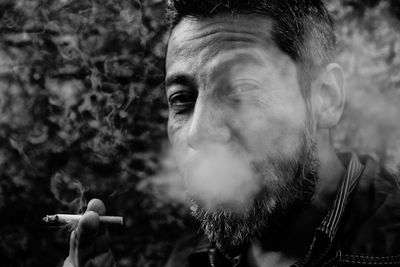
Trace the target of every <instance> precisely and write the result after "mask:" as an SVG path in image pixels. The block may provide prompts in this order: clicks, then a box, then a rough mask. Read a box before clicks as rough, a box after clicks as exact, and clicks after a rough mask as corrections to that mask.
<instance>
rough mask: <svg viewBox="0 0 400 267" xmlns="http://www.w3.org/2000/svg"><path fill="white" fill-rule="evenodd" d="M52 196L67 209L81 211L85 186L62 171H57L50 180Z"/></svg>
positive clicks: (84, 201) (84, 205)
mask: <svg viewBox="0 0 400 267" xmlns="http://www.w3.org/2000/svg"><path fill="white" fill-rule="evenodd" d="M50 190H51V192H52V193H53V196H54V197H55V198H56V199H57V200H58V201H59V202H60V203H61V204H62V205H64V206H65V207H66V208H67V209H68V210H69V211H73V212H75V213H81V212H82V211H83V210H82V209H83V208H84V207H86V199H85V196H84V193H85V192H86V191H87V190H86V188H85V187H84V186H83V185H82V184H81V183H80V182H79V181H77V180H75V179H73V178H72V177H71V176H69V175H68V174H66V173H64V172H57V173H56V174H54V175H53V177H52V178H51V181H50Z"/></svg>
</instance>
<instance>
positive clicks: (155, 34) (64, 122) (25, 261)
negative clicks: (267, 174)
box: [0, 0, 400, 267]
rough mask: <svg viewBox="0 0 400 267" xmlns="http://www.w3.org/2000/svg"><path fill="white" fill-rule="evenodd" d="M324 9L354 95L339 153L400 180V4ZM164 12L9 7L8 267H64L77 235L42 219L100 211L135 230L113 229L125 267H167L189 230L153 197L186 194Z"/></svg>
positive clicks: (128, 5)
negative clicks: (398, 172) (176, 144)
mask: <svg viewBox="0 0 400 267" xmlns="http://www.w3.org/2000/svg"><path fill="white" fill-rule="evenodd" d="M327 2H328V4H329V8H330V10H332V12H333V13H334V16H335V19H336V21H337V23H338V37H339V41H340V47H339V51H338V52H339V55H338V60H339V62H340V63H341V64H342V65H343V66H344V68H345V73H346V78H347V84H348V88H349V102H348V106H347V109H346V112H345V117H344V119H343V122H342V123H341V125H340V127H339V128H338V130H337V131H336V135H335V136H336V138H335V145H336V147H338V148H339V149H343V148H350V149H353V150H355V151H357V152H368V153H374V154H375V155H377V157H380V158H381V160H382V162H383V163H384V164H386V165H389V166H396V165H397V164H398V163H399V162H400V142H399V141H398V140H400V122H399V120H400V119H399V118H398V115H399V114H400V108H399V105H398V103H399V101H400V76H399V75H400V42H399V32H400V31H399V29H398V27H399V25H400V24H399V23H398V19H399V18H400V1H396V0H391V1H389V0H380V1H379V0H375V1H373V0H369V1H365V0H364V1H361V0H358V1H356V0H351V1H350V0H348V1H341V2H340V1H334V0H329V1H327ZM164 4H165V3H164V2H163V1H160V0H142V1H138V0H119V1H112V0H81V1H72V0H58V1H52V0H44V1H40V0H15V1H3V0H1V1H0V62H1V64H0V110H1V116H0V265H1V266H16V267H18V266H55V265H57V264H60V263H61V262H62V261H63V259H64V258H65V256H66V254H67V251H68V239H69V233H68V231H67V229H60V228H54V227H48V226H46V225H44V224H43V223H42V221H41V218H42V217H43V216H44V215H46V214H51V213H61V212H82V210H83V209H84V206H85V204H86V203H85V199H90V198H93V197H98V198H101V199H102V200H103V201H104V202H105V203H106V206H107V209H108V213H109V214H113V215H114V214H115V215H121V216H124V217H125V221H126V227H125V228H124V229H121V228H118V227H115V228H111V229H110V231H111V234H112V238H113V240H112V247H113V250H114V252H115V255H116V259H117V260H118V265H119V266H161V265H162V263H163V262H164V261H165V259H166V257H167V255H168V253H169V251H170V249H171V247H172V245H173V241H174V240H175V239H176V238H178V237H179V235H180V234H181V233H182V231H183V230H184V229H186V227H187V225H189V224H190V225H192V222H191V221H190V218H189V217H188V216H187V212H186V209H185V208H183V207H182V206H181V205H180V204H178V203H179V202H178V201H173V200H172V198H166V197H164V194H163V192H162V191H159V190H158V189H157V186H155V187H151V186H150V187H149V186H146V185H145V184H146V181H149V180H151V179H150V178H149V177H155V176H156V173H157V172H159V171H160V168H164V169H163V173H164V174H167V175H165V176H163V177H164V178H163V179H166V178H165V177H172V178H171V179H169V180H168V179H167V180H168V182H170V183H175V182H176V180H174V179H175V178H174V177H176V174H175V173H174V172H173V171H170V170H167V171H166V170H165V168H169V167H168V166H169V165H168V164H169V163H168V160H165V158H168V156H160V155H163V154H164V152H163V151H162V147H163V143H164V142H165V138H166V118H167V107H166V103H165V99H164V92H163V88H162V81H163V57H164V53H165V51H164V50H165V43H166V39H167V33H166V26H165V24H164ZM165 162H167V163H165ZM165 165H168V166H167V167H166V166H165ZM153 180H154V179H153ZM155 180H157V179H155ZM159 180H160V179H158V180H157V181H159Z"/></svg>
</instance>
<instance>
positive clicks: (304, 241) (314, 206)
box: [253, 133, 345, 259]
mask: <svg viewBox="0 0 400 267" xmlns="http://www.w3.org/2000/svg"><path fill="white" fill-rule="evenodd" d="M317 142H318V158H319V163H320V166H319V172H318V175H319V180H318V183H317V186H316V191H315V194H314V196H313V200H312V202H311V203H310V204H309V205H308V206H306V207H305V208H304V209H303V210H302V211H301V212H300V213H296V214H293V215H291V217H290V218H287V220H285V221H286V222H287V223H284V224H282V223H281V222H279V223H276V224H274V225H273V226H272V228H271V229H270V230H269V231H267V232H266V233H264V234H263V235H262V237H261V238H260V240H259V242H260V243H261V244H262V247H263V249H264V251H265V252H271V251H279V252H282V253H283V254H285V255H287V256H288V257H289V258H298V259H301V258H303V257H304V255H305V253H307V250H308V248H309V246H310V244H311V242H312V238H313V236H314V232H315V228H316V227H318V225H319V224H320V223H321V221H322V220H323V218H324V217H325V215H326V214H327V213H328V211H329V210H330V209H331V207H332V205H333V202H334V200H335V196H336V193H337V190H338V187H339V184H340V181H341V178H342V177H343V174H344V172H345V169H344V167H343V165H342V164H341V162H340V160H339V158H338V157H337V155H336V153H335V151H334V150H333V148H332V146H331V145H330V142H329V133H325V134H320V135H319V138H318V141H317ZM253 245H254V244H253Z"/></svg>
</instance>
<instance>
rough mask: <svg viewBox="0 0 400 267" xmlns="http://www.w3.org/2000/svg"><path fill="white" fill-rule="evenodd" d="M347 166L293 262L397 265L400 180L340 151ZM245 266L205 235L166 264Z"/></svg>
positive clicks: (399, 257)
mask: <svg viewBox="0 0 400 267" xmlns="http://www.w3.org/2000/svg"><path fill="white" fill-rule="evenodd" d="M340 158H341V160H342V162H343V164H344V165H345V166H346V167H347V171H346V174H345V177H344V178H343V181H342V183H341V186H340V188H339V190H338V193H337V196H336V200H335V204H334V207H333V208H332V210H330V211H329V212H328V214H327V215H326V217H325V219H324V220H323V221H322V222H321V224H320V226H319V227H318V228H317V229H316V230H315V235H314V239H313V241H312V243H311V244H310V249H309V251H308V253H307V254H306V255H304V258H303V260H302V261H300V262H297V263H296V264H294V265H292V266H296V267H297V266H321V267H323V266H399V267H400V183H399V179H398V178H396V177H395V176H393V175H391V174H390V173H389V172H387V171H386V170H385V169H383V168H382V167H380V166H379V165H378V164H377V162H376V161H374V160H373V159H372V158H371V157H368V156H361V157H357V156H355V155H354V154H343V155H340ZM227 266H235V267H236V266H237V267H239V266H243V267H245V266H247V264H246V262H245V260H243V259H242V260H241V259H240V257H238V258H235V259H232V260H228V259H226V258H225V257H223V256H222V254H221V253H220V252H219V251H218V249H216V248H215V247H214V246H213V245H212V244H211V243H210V242H209V241H208V240H207V239H206V238H205V237H203V236H192V237H189V238H187V239H186V240H184V241H183V242H181V243H180V244H179V245H178V246H177V247H176V248H175V251H174V252H173V254H172V255H171V257H170V260H169V261H168V263H167V267H227Z"/></svg>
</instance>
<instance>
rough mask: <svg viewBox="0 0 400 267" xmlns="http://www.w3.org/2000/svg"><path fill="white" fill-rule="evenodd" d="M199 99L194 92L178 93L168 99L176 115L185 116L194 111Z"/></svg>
mask: <svg viewBox="0 0 400 267" xmlns="http://www.w3.org/2000/svg"><path fill="white" fill-rule="evenodd" d="M196 99H197V94H196V93H194V92H187V91H184V92H182V91H181V92H176V93H174V94H172V95H171V96H170V97H169V98H168V103H169V107H170V109H171V110H173V111H174V112H175V113H176V114H183V113H185V112H188V111H190V110H191V109H193V107H194V105H195V103H196Z"/></svg>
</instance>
